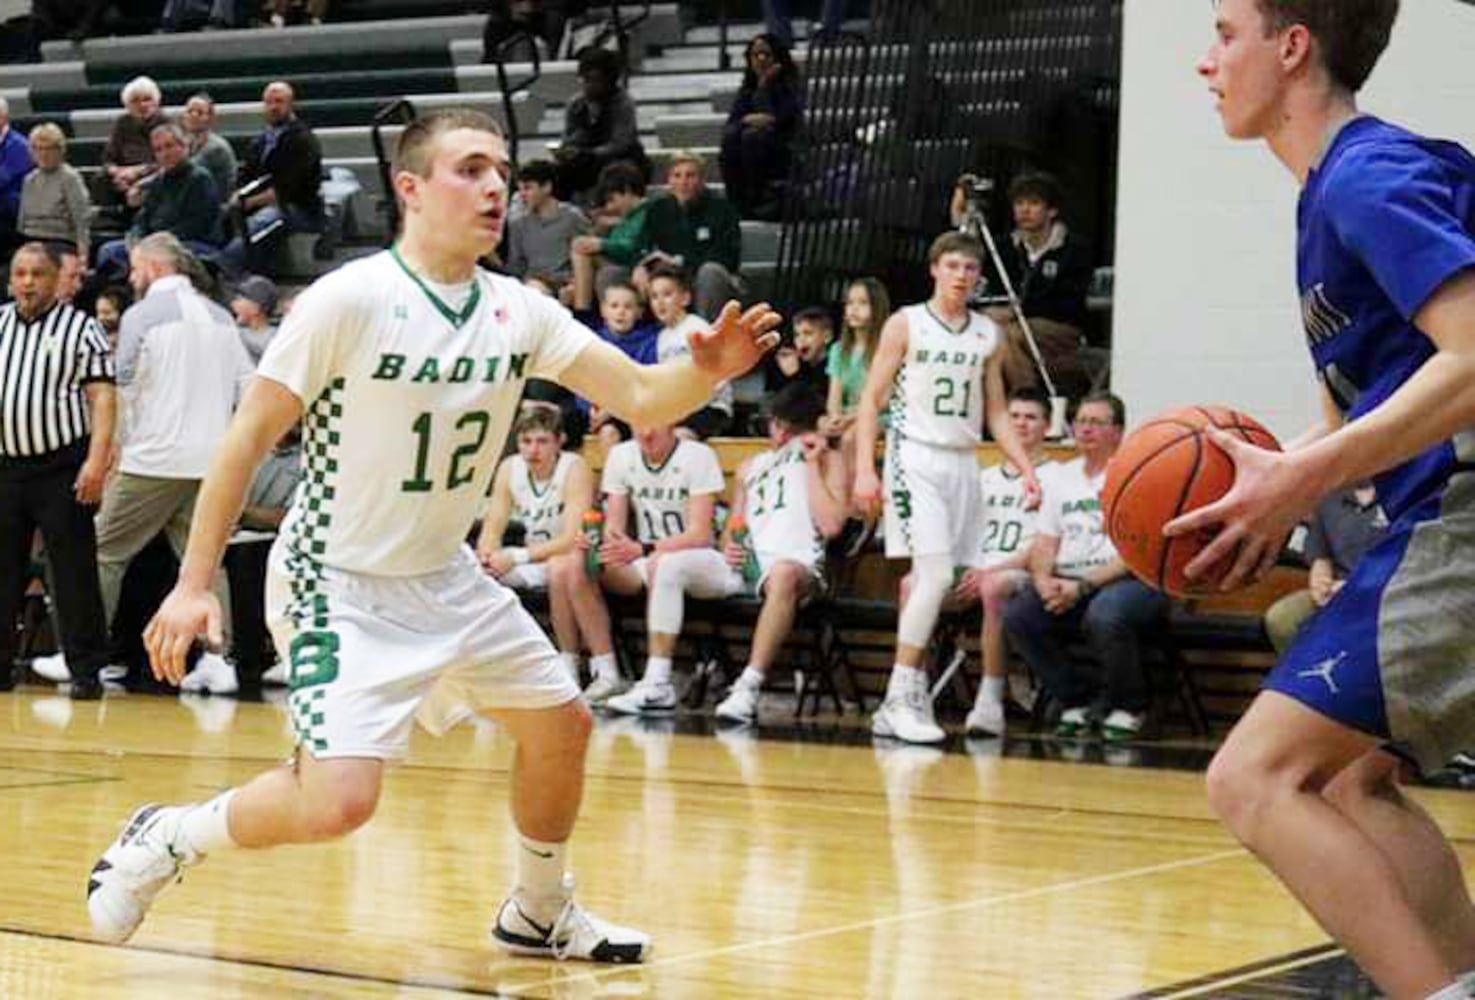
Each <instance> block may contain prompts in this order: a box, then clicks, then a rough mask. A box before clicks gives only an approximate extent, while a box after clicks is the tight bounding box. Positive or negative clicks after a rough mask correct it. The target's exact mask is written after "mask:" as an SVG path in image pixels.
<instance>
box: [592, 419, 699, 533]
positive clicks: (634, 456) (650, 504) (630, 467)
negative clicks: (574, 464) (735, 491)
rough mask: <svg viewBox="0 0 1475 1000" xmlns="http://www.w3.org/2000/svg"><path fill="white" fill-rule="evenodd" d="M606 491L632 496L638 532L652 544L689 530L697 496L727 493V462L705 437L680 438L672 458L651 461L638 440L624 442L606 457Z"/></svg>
mask: <svg viewBox="0 0 1475 1000" xmlns="http://www.w3.org/2000/svg"><path fill="white" fill-rule="evenodd" d="M601 488H602V489H603V491H604V492H605V493H609V494H613V495H616V496H628V497H629V498H630V509H631V510H632V511H633V512H634V516H635V531H636V537H638V538H639V539H640V541H642V542H645V543H647V544H649V543H653V542H659V541H660V540H661V539H663V538H671V537H673V536H675V535H679V534H681V533H682V532H684V531H685V530H686V502H687V501H688V500H689V499H691V498H692V497H693V496H701V495H703V494H711V493H721V492H722V489H723V480H722V463H721V462H719V461H718V460H717V453H716V452H715V451H713V450H712V449H711V448H708V447H707V446H706V445H704V444H702V443H701V442H700V441H682V440H678V441H677V443H676V447H675V448H673V449H672V450H671V454H670V455H668V456H666V461H664V462H663V463H661V464H660V465H658V466H652V465H649V464H647V462H646V461H645V456H644V455H642V454H641V453H640V443H639V442H638V441H621V442H620V443H619V444H617V445H615V446H614V447H613V448H611V449H610V450H609V456H608V457H607V458H606V459H605V462H604V480H603V483H602V484H601Z"/></svg>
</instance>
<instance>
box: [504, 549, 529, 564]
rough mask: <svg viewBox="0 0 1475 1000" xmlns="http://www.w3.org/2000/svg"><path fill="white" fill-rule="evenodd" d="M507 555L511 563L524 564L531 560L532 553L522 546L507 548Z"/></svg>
mask: <svg viewBox="0 0 1475 1000" xmlns="http://www.w3.org/2000/svg"><path fill="white" fill-rule="evenodd" d="M507 555H508V556H509V557H510V558H511V559H512V565H514V566H525V565H527V564H528V563H530V562H532V561H533V557H532V554H531V553H529V552H528V550H527V549H524V548H521V547H519V548H515V549H508V550H507Z"/></svg>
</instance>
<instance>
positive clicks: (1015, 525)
mask: <svg viewBox="0 0 1475 1000" xmlns="http://www.w3.org/2000/svg"><path fill="white" fill-rule="evenodd" d="M1056 468H1058V466H1057V464H1056V463H1055V462H1051V461H1045V462H1041V463H1040V464H1039V465H1037V466H1035V476H1036V478H1038V479H1039V481H1040V489H1041V490H1042V491H1043V490H1044V489H1045V488H1046V486H1045V481H1046V480H1047V479H1048V478H1049V476H1050V474H1051V472H1052V471H1053V470H1054V469H1056ZM978 488H979V493H980V497H981V503H982V507H983V528H982V530H981V531H980V532H979V543H980V544H979V550H978V563H977V565H978V566H980V567H982V568H984V569H989V568H992V567H994V566H997V565H999V564H1000V563H1002V562H1004V561H1006V560H1007V559H1009V558H1010V557H1012V556H1014V555H1017V554H1018V553H1020V552H1022V551H1024V550H1025V549H1027V548H1029V544H1030V542H1032V541H1034V539H1035V532H1036V530H1037V529H1038V527H1039V519H1040V508H1038V507H1036V508H1035V509H1034V510H1025V509H1024V477H1023V476H1021V475H1020V474H1019V473H1018V472H1010V471H1008V470H1006V469H1005V467H1004V464H1003V463H1002V462H1000V463H999V464H998V465H991V466H989V467H988V468H986V469H981V470H979V473H978ZM1043 502H1044V500H1043V498H1042V499H1041V503H1043Z"/></svg>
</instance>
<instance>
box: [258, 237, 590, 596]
mask: <svg viewBox="0 0 1475 1000" xmlns="http://www.w3.org/2000/svg"><path fill="white" fill-rule="evenodd" d="M458 291H460V292H462V293H463V294H461V296H460V299H461V301H460V302H452V303H447V302H446V301H444V300H442V299H441V298H440V297H439V296H438V295H436V293H435V292H434V291H433V290H432V289H431V288H430V287H427V286H426V284H425V283H424V282H423V281H422V280H421V279H420V278H419V277H418V276H416V275H414V274H412V273H411V272H410V271H409V269H408V268H407V267H406V266H405V265H404V264H403V263H401V262H400V260H399V259H398V257H397V256H396V255H395V254H394V253H393V252H392V251H385V252H383V253H378V254H375V255H373V256H371V257H366V258H364V259H362V260H357V261H353V262H351V263H349V264H346V265H344V266H343V267H341V268H339V269H338V270H336V271H334V272H332V273H331V274H328V275H325V276H324V277H322V278H320V279H318V281H316V282H314V283H313V285H312V286H311V287H310V288H308V289H307V291H305V292H303V293H302V295H301V297H299V298H298V300H297V303H296V305H295V306H294V307H293V309H292V312H291V314H290V315H289V316H288V318H287V320H286V322H285V323H284V324H283V325H282V329H281V331H280V332H279V333H278V334H277V336H276V337H275V338H274V339H273V340H272V342H271V345H270V346H269V347H268V348H267V350H266V354H265V356H264V357H263V358H262V359H261V364H260V366H259V367H258V369H257V372H258V374H259V375H260V376H262V377H265V378H267V379H271V380H272V381H274V382H277V383H280V384H281V385H283V386H285V387H286V388H287V389H289V390H291V392H292V393H293V394H294V395H296V396H297V397H298V398H299V399H300V400H301V401H302V405H303V409H304V413H303V441H302V445H303V448H302V450H303V466H304V472H305V475H304V477H303V482H302V485H301V487H299V489H298V492H297V495H296V497H295V498H294V501H293V504H292V508H291V510H290V511H289V512H288V514H287V518H286V520H285V522H284V523H283V525H282V533H281V541H280V542H279V545H281V544H285V545H286V546H287V547H288V549H289V551H290V554H291V555H292V556H294V557H296V558H297V559H298V560H306V561H308V562H311V563H315V564H318V565H323V566H328V567H332V568H335V569H340V570H348V571H351V572H357V573H367V574H375V575H381V576H410V575H416V574H421V573H428V572H432V571H434V570H438V569H441V568H443V567H445V566H446V565H447V564H448V563H449V562H450V561H451V559H452V557H453V556H454V555H455V553H456V552H457V550H458V549H460V548H461V547H462V545H463V544H464V540H465V538H466V534H467V532H468V530H469V529H470V526H471V524H472V522H473V520H474V519H475V517H476V516H477V512H478V509H479V507H480V504H481V502H482V499H483V497H484V495H485V494H486V492H487V490H488V487H489V485H490V483H491V481H492V476H493V474H494V473H495V471H496V466H497V459H498V457H499V455H500V453H501V450H502V445H503V443H504V442H505V441H506V440H507V433H508V430H509V428H510V426H511V424H512V420H513V418H514V416H515V415H516V413H517V406H518V402H519V400H520V399H521V397H522V389H523V383H524V381H526V379H528V378H545V379H554V380H556V379H557V378H558V376H559V375H560V374H561V373H562V372H563V370H564V369H565V368H566V367H568V365H569V363H570V362H572V361H573V360H574V358H576V357H577V356H578V355H579V353H580V352H581V351H582V350H583V349H584V348H585V347H586V346H587V345H589V344H591V343H593V342H594V340H595V337H594V334H592V333H591V332H590V331H589V330H588V329H586V328H585V327H584V326H583V325H582V324H580V323H579V322H578V321H576V320H575V319H574V318H573V316H572V315H571V314H570V313H569V312H568V310H566V309H564V308H563V307H562V306H560V305H559V304H558V303H557V302H555V301H553V300H552V299H550V298H547V297H546V296H543V295H540V294H538V293H537V292H533V291H529V290H528V289H526V288H524V287H523V286H522V285H521V284H520V283H519V282H517V281H514V280H512V279H510V278H504V277H502V276H500V275H494V274H490V273H488V272H486V271H482V270H480V269H478V270H477V271H476V273H475V277H474V279H473V281H472V282H471V283H470V284H469V285H468V286H465V287H463V288H462V289H459V290H458Z"/></svg>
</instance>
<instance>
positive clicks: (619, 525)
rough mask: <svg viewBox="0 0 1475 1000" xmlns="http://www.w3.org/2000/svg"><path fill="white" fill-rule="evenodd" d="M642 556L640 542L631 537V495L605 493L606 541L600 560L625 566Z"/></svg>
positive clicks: (606, 564) (604, 562) (608, 564)
mask: <svg viewBox="0 0 1475 1000" xmlns="http://www.w3.org/2000/svg"><path fill="white" fill-rule="evenodd" d="M639 558H640V543H639V542H638V541H636V540H635V539H634V538H631V537H630V496H629V494H627V493H610V492H606V493H605V494H604V542H603V544H602V545H601V546H600V548H599V561H600V563H601V564H602V565H605V566H625V565H628V564H630V563H632V562H634V561H635V560H636V559H639Z"/></svg>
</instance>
